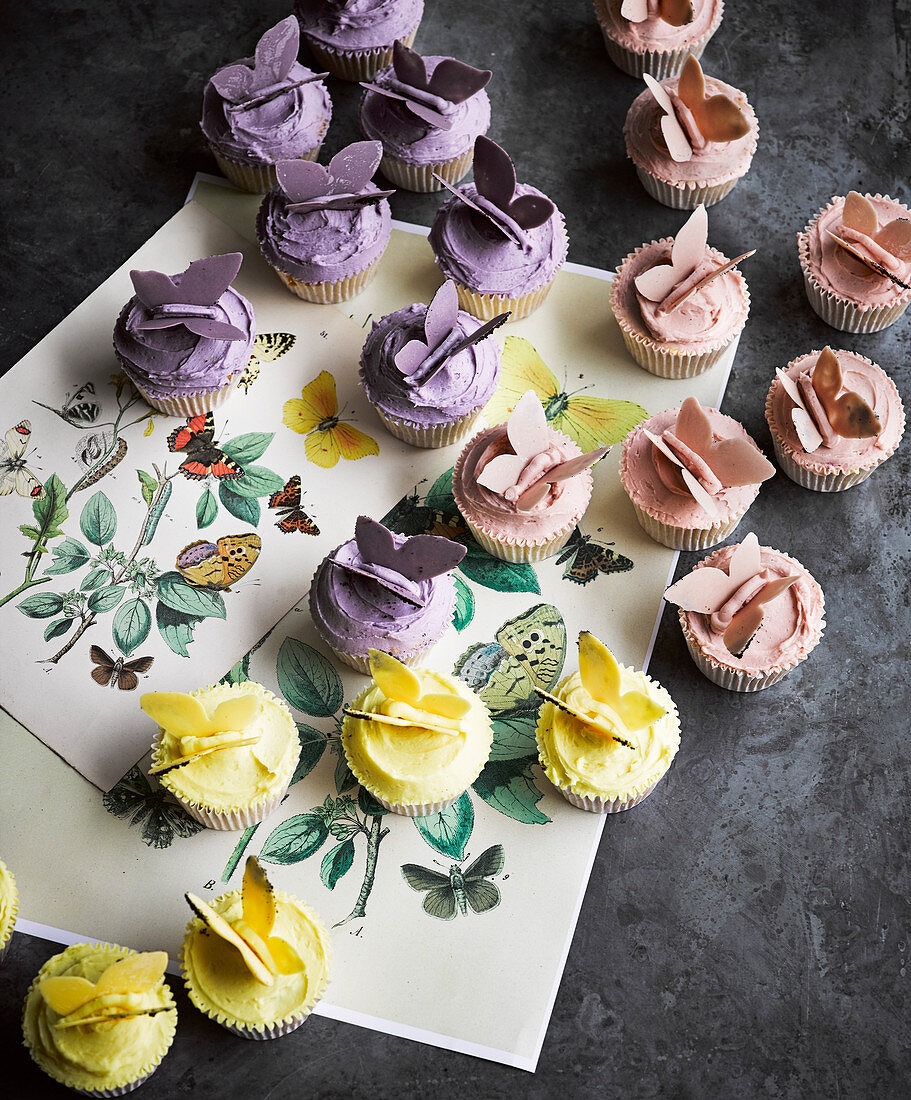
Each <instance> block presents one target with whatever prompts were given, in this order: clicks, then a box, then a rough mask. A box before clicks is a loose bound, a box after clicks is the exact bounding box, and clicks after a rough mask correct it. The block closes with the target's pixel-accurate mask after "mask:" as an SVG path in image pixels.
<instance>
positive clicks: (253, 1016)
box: [180, 856, 332, 1039]
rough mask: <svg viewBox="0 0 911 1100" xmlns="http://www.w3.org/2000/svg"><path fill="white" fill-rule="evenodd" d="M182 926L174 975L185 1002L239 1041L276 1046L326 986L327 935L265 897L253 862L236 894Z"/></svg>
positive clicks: (276, 895)
mask: <svg viewBox="0 0 911 1100" xmlns="http://www.w3.org/2000/svg"><path fill="white" fill-rule="evenodd" d="M187 901H188V902H189V904H190V908H191V909H193V911H194V912H195V913H196V914H197V915H196V918H195V919H194V920H192V921H190V923H189V924H188V925H187V934H186V937H185V938H184V943H183V951H182V953H181V959H180V961H181V968H182V972H183V978H184V982H185V983H186V986H187V991H188V992H189V995H190V1000H191V1001H192V1002H193V1004H194V1005H196V1007H197V1008H198V1009H199V1011H200V1012H204V1013H205V1014H206V1016H209V1017H211V1018H212V1019H213V1020H216V1021H217V1022H218V1023H220V1024H221V1025H222V1027H225V1028H227V1029H228V1031H233V1032H234V1034H235V1035H240V1036H241V1037H242V1038H244V1039H276V1038H278V1036H280V1035H286V1034H287V1033H288V1032H289V1031H294V1029H295V1028H298V1027H300V1026H301V1024H302V1023H303V1022H304V1020H306V1018H307V1017H308V1016H309V1015H310V1012H311V1010H312V1008H313V1006H314V1005H315V1004H316V1002H317V1001H318V1000H319V999H320V997H321V996H322V995H323V993H324V991H325V989H326V986H327V984H328V982H329V970H330V965H331V955H332V951H331V946H330V942H329V933H328V932H327V931H326V929H325V927H324V926H323V924H322V922H321V921H320V919H319V917H318V916H317V915H316V913H314V912H313V910H312V909H310V908H309V906H307V905H304V903H303V902H302V901H299V900H298V899H297V898H295V897H293V896H292V895H291V894H286V893H284V892H283V891H281V890H278V891H273V889H272V886H271V884H270V883H269V880H268V879H267V878H266V876H265V873H264V872H263V869H262V867H260V865H259V861H258V860H257V859H256V857H255V856H250V857H249V858H248V859H247V865H246V869H245V871H244V881H243V889H242V890H233V891H232V892H231V893H229V894H223V895H222V897H220V898H216V899H215V900H214V901H213V902H212V904H211V905H207V904H206V903H205V902H204V901H202V900H201V899H200V898H197V897H195V896H194V895H193V894H187Z"/></svg>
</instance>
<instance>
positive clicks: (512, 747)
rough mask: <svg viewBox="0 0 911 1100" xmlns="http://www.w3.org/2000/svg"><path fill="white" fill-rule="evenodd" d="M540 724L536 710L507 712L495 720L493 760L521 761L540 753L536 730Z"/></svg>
mask: <svg viewBox="0 0 911 1100" xmlns="http://www.w3.org/2000/svg"><path fill="white" fill-rule="evenodd" d="M537 724H538V712H537V711H536V710H526V711H506V713H505V714H499V715H497V716H496V717H495V718H494V719H493V723H492V725H493V745H492V747H491V750H490V759H491V760H519V759H521V758H522V757H528V756H534V755H536V754H537V751H538V743H537V740H536V739H535V728H536V727H537Z"/></svg>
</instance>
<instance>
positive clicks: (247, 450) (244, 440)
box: [219, 432, 275, 467]
mask: <svg viewBox="0 0 911 1100" xmlns="http://www.w3.org/2000/svg"><path fill="white" fill-rule="evenodd" d="M274 435H275V433H274V432H247V434H246V435H239V436H237V437H236V438H234V439H229V440H228V441H227V442H226V443H220V444H219V446H220V447H221V449H222V450H223V451H224V452H225V454H226V455H227V456H228V458H233V459H234V461H235V462H236V463H237V465H238V466H241V467H246V465H247V463H248V462H255V461H256V460H257V459H258V458H260V457H261V456H262V455H263V454H264V453H265V451H266V448H267V447H268V446H269V444H270V443H271V442H272V440H273V438H274Z"/></svg>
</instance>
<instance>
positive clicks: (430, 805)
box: [370, 791, 465, 817]
mask: <svg viewBox="0 0 911 1100" xmlns="http://www.w3.org/2000/svg"><path fill="white" fill-rule="evenodd" d="M370 793H371V794H373V792H372V791H371V792H370ZM464 793H465V792H464V791H462V792H461V794H457V795H454V796H453V797H452V798H444V799H441V800H438V801H437V802H420V803H414V804H408V803H401V802H387V801H386V799H385V798H380V796H379V795H378V794H373V797H374V798H375V799H376V800H377V802H379V804H380V805H381V806H385V807H386V809H387V810H389V812H390V813H393V814H400V815H401V816H402V817H428V816H429V815H430V814H439V813H442V812H443V810H445V809H447V808H448V807H449V806H452V805H453V804H454V803H456V802H457V801H458V800H459V799H460V798H461V797H462V794H464Z"/></svg>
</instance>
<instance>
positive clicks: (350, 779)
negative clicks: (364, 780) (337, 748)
mask: <svg viewBox="0 0 911 1100" xmlns="http://www.w3.org/2000/svg"><path fill="white" fill-rule="evenodd" d="M356 786H357V776H355V774H354V772H353V771H352V770H351V769H350V768H349V767H348V761H347V760H346V759H345V754H344V753H339V756H338V760H337V761H336V762H335V792H336V794H344V793H345V792H346V791H351V790H353V789H354V788H355V787H356Z"/></svg>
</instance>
